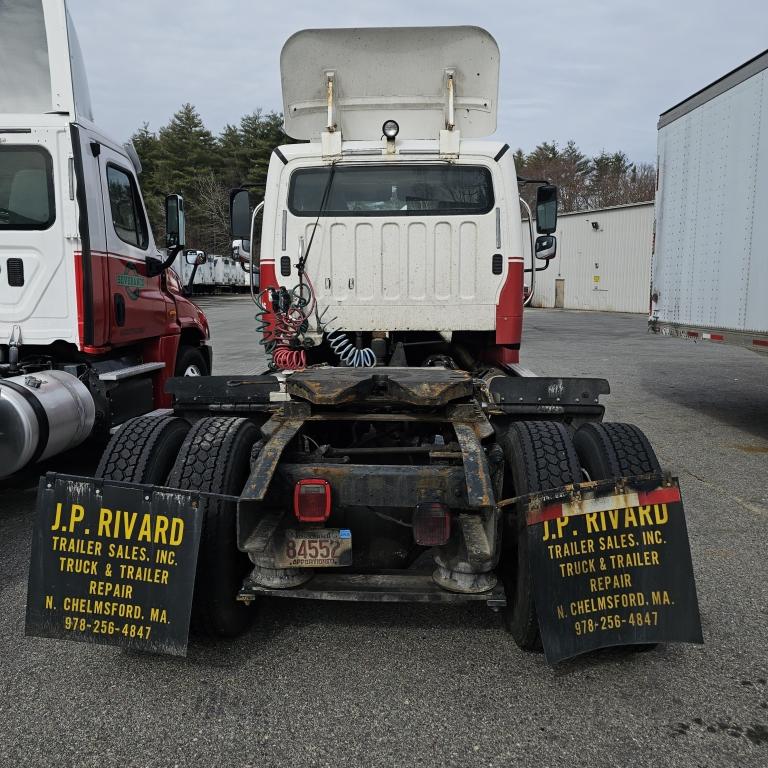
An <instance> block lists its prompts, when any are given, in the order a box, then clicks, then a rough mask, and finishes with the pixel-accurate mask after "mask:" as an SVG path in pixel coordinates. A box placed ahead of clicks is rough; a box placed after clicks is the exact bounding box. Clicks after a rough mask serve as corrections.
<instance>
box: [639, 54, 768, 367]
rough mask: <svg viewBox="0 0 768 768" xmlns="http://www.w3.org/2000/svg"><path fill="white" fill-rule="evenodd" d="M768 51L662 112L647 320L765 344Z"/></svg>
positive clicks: (675, 332) (666, 329)
mask: <svg viewBox="0 0 768 768" xmlns="http://www.w3.org/2000/svg"><path fill="white" fill-rule="evenodd" d="M767 92H768V51H765V52H764V53H762V54H760V55H759V56H756V57H755V58H753V59H751V60H750V61H748V62H746V63H745V64H743V65H742V66H740V67H738V68H737V69H735V70H733V71H732V72H729V73H728V74H727V75H725V76H723V77H721V78H720V79H719V80H717V81H715V82H714V83H712V84H711V85H708V86H707V87H706V88H703V89H702V90H700V91H698V92H697V93H695V94H693V95H692V96H690V97H689V98H687V99H685V101H682V102H680V103H679V104H677V105H675V106H674V107H671V108H670V109H668V110H667V111H666V112H664V113H663V114H662V115H661V116H660V118H659V141H658V145H659V150H658V174H657V190H656V237H655V249H654V254H653V269H652V286H651V311H650V318H649V328H650V330H651V331H653V332H654V333H659V334H665V335H669V336H677V337H680V338H683V339H687V340H689V341H697V342H698V341H704V342H708V343H715V344H734V345H738V346H740V347H742V348H746V349H751V350H753V351H755V352H762V353H768V302H767V301H766V298H765V297H766V295H768V255H766V254H768V221H766V217H765V215H764V213H765V211H766V206H768V97H766V93H767Z"/></svg>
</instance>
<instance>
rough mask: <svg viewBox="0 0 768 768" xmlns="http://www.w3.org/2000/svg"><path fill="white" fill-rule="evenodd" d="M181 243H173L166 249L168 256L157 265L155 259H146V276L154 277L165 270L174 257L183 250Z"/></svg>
mask: <svg viewBox="0 0 768 768" xmlns="http://www.w3.org/2000/svg"><path fill="white" fill-rule="evenodd" d="M183 248H184V246H183V245H174V246H173V247H171V248H169V249H168V254H169V255H168V258H167V259H166V260H165V261H163V262H161V263H160V264H159V265H157V259H147V277H156V276H157V275H159V274H162V273H163V272H165V270H166V269H168V267H170V266H171V264H173V262H174V261H175V259H176V257H177V256H178V255H179V253H180V252H181V251H182V250H183Z"/></svg>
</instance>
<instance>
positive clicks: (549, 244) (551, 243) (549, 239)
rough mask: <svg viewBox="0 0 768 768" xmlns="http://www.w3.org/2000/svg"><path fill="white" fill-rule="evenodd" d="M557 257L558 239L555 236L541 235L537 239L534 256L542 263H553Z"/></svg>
mask: <svg viewBox="0 0 768 768" xmlns="http://www.w3.org/2000/svg"><path fill="white" fill-rule="evenodd" d="M556 255H557V238H556V237H555V236H554V235H541V236H539V237H537V238H536V244H535V246H534V256H536V258H537V259H540V260H541V261H547V262H548V261H551V260H552V259H554V258H555V256H556Z"/></svg>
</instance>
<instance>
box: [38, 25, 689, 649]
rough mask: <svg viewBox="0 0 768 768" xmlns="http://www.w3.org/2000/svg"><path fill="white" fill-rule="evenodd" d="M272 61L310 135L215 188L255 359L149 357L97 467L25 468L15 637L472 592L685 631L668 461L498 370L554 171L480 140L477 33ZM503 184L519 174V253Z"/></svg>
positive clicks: (159, 632) (591, 400)
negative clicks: (147, 370) (530, 171)
mask: <svg viewBox="0 0 768 768" xmlns="http://www.w3.org/2000/svg"><path fill="white" fill-rule="evenodd" d="M281 68H282V87H283V96H284V116H285V130H286V133H287V134H288V135H289V136H291V137H293V138H295V139H300V140H305V142H304V143H297V144H292V145H289V146H281V147H278V148H276V149H275V150H274V152H273V154H272V156H271V159H270V164H269V171H268V178H267V184H266V195H265V199H264V200H263V201H262V202H259V203H258V205H256V206H255V207H254V208H252V206H251V203H250V201H249V199H248V195H249V193H248V192H247V191H246V190H244V189H243V190H233V192H232V195H231V200H230V205H231V216H232V232H231V234H232V238H233V240H239V241H241V246H242V245H243V243H242V241H247V242H248V243H256V242H259V241H260V243H261V248H260V253H258V254H257V253H252V254H250V257H249V258H250V261H251V264H250V273H251V275H253V276H255V275H257V274H258V279H259V284H258V288H256V287H255V286H254V287H253V298H254V300H255V304H256V311H255V315H256V322H255V325H256V326H257V328H258V330H259V334H260V338H259V339H258V340H257V338H256V337H255V336H247V335H243V340H242V344H243V354H249V350H250V354H253V355H254V358H255V359H258V358H257V357H256V355H257V354H258V355H259V356H261V351H259V342H260V343H261V344H262V345H263V351H264V352H265V353H266V356H267V360H268V365H266V366H265V370H264V373H263V375H255V376H235V375H232V376H211V377H205V378H196V379H193V378H191V377H188V378H175V379H172V380H171V381H170V382H169V383H168V385H167V386H168V391H169V392H170V393H171V394H172V395H173V412H172V413H167V414H160V415H158V414H150V415H148V416H141V417H138V418H136V419H133V420H131V421H128V422H127V423H126V424H125V425H124V426H123V427H122V429H120V430H119V431H118V432H117V433H116V434H115V435H114V436H113V438H112V440H111V442H110V444H109V445H108V447H107V449H106V451H105V453H104V455H103V457H102V459H101V463H100V465H99V468H98V471H97V472H96V477H94V478H67V477H64V476H60V475H53V474H49V475H48V476H46V477H45V478H43V479H42V481H41V486H40V497H39V502H38V514H39V528H38V531H37V534H36V543H35V545H34V546H33V568H32V570H31V573H30V591H29V594H30V599H29V600H30V601H29V606H28V615H27V631H28V632H29V633H30V634H42V635H46V636H57V637H70V638H72V637H76V638H77V639H86V640H101V641H104V642H124V643H125V644H129V645H137V644H140V643H141V642H143V641H144V640H147V639H148V642H149V644H150V646H151V647H152V648H153V649H154V650H161V651H169V652H177V651H179V649H180V648H182V647H183V648H185V647H186V645H185V644H186V635H187V631H188V628H189V627H190V625H191V628H192V630H193V631H195V632H198V633H204V634H208V635H213V636H219V637H232V636H236V635H238V634H240V633H242V632H244V631H245V630H246V628H247V627H248V625H249V624H250V622H251V621H252V620H253V619H254V617H255V616H256V615H257V611H256V610H255V605H256V604H258V603H259V601H260V600H261V599H262V598H264V597H272V598H284V599H290V598H293V599H301V598H305V599H306V598H309V599H317V600H358V601H362V600H364V601H379V602H390V603H391V602H409V601H415V602H422V603H440V604H449V603H457V604H461V603H467V602H477V601H480V602H481V603H484V604H486V605H488V606H489V607H490V608H491V609H493V610H497V611H502V612H503V615H504V617H505V623H506V626H507V627H508V629H509V631H510V632H511V634H512V636H513V637H514V640H515V641H516V642H517V644H518V645H519V646H520V647H521V648H524V649H537V648H540V647H541V644H542V641H544V650H545V652H546V653H547V657H548V659H549V660H550V661H551V660H559V659H561V658H565V657H567V656H569V655H573V654H574V653H578V652H582V651H584V650H586V649H589V648H592V647H600V646H605V645H619V644H624V645H642V644H647V643H648V642H649V641H655V640H658V639H662V640H672V639H677V640H681V639H690V638H691V632H692V633H693V634H692V636H693V638H694V639H696V637H698V636H699V635H700V628H699V629H695V628H697V627H698V613H697V610H698V609H697V606H696V600H695V591H694V592H693V593H691V592H690V589H691V586H690V585H692V583H693V580H692V572H691V570H690V554H689V552H688V547H687V538H685V531H684V521H683V518H682V507H681V506H680V496H679V489H678V488H677V485H676V482H675V481H674V479H672V478H670V477H669V475H668V474H667V473H665V472H663V471H662V468H661V467H660V466H659V462H658V460H657V458H656V456H655V454H654V451H653V449H652V448H651V446H650V444H649V442H648V440H647V439H646V437H645V436H644V435H643V433H642V432H641V431H640V430H639V429H638V428H637V427H635V426H632V425H629V424H606V423H602V416H603V412H604V408H603V406H602V405H601V404H600V403H599V397H600V395H602V394H606V393H607V392H608V391H609V390H608V385H607V382H606V381H604V380H602V379H582V378H561V377H557V378H542V377H536V376H533V375H531V374H530V373H529V372H528V371H527V370H526V369H524V368H522V367H521V366H520V364H519V356H520V347H521V343H522V340H523V287H524V279H525V273H526V272H527V271H528V272H530V270H531V269H542V268H544V267H545V266H546V264H547V263H548V261H549V260H550V259H551V258H553V257H554V256H555V249H556V242H555V238H554V236H553V232H554V231H555V228H556V218H557V190H556V188H555V187H553V186H552V185H550V184H548V183H546V182H545V181H537V180H530V181H528V180H521V179H518V177H517V176H516V173H515V166H514V162H513V153H512V152H511V151H510V150H509V146H508V145H507V144H505V143H504V142H502V141H499V140H494V139H488V138H485V137H488V136H490V135H491V134H493V133H494V131H495V130H496V113H497V104H498V95H497V91H498V74H499V50H498V47H497V45H496V42H495V40H494V39H493V38H492V37H491V36H490V35H489V34H488V33H487V32H486V31H484V30H482V29H479V28H476V27H442V28H440V27H437V28H399V29H384V28H382V29H326V30H305V31H302V32H299V33H297V34H295V35H294V36H293V37H291V38H290V39H289V40H288V41H287V42H286V44H285V46H284V48H283V51H282V57H281ZM521 183H536V184H537V185H538V186H537V203H536V211H535V218H536V226H537V228H538V233H539V234H538V237H537V238H536V240H535V243H534V244H533V245H534V247H533V248H532V253H534V254H535V255H536V260H535V261H533V264H532V265H531V266H530V267H526V265H525V264H524V260H523V241H522V237H523V228H522V225H521V210H520V202H519V200H520V198H519V185H520V184H521ZM254 202H255V201H254ZM528 218H529V220H530V218H531V217H530V216H529V217H528ZM259 226H260V227H261V231H260V237H258V236H257V235H258V234H259V233H258V231H257V227H259ZM171 228H172V229H173V222H172V226H171ZM534 265H538V266H534ZM254 282H255V281H254ZM673 518H674V519H673ZM673 523H674V525H676V526H678V528H677V529H676V530H677V533H676V534H675V535H674V536H673V535H672V528H671V526H672V525H673ZM584 525H586V527H584ZM680 525H682V529H680V528H679V526H680ZM185 526H186V527H185ZM183 530H184V531H186V532H187V533H185V534H182V531H183ZM681 530H682V533H681ZM62 531H64V532H65V533H64V534H62ZM75 532H80V533H81V534H82V536H83V538H82V539H77V540H76V535H75ZM662 532H663V536H662ZM183 536H187V537H188V538H189V542H188V546H189V547H190V549H189V550H188V551H187V550H183V547H184V546H187V544H185V543H184V542H183V541H182V539H183ZM94 537H95V538H94ZM118 541H121V542H123V543H121V544H119V545H118V544H116V543H115V542H118ZM184 541H187V540H186V539H185V540H184ZM51 542H53V544H51ZM102 544H103V546H104V548H107V547H108V548H109V549H110V551H111V552H113V555H112V556H113V557H114V558H117V559H116V560H115V562H112V561H110V562H109V563H106V564H103V563H102V562H101V561H100V560H99V559H98V557H99V553H101V552H102V549H101V545H102ZM97 545H98V551H97V550H96V549H95V548H96V547H97ZM678 545H679V547H680V556H679V557H677V556H675V557H666V556H665V555H664V554H662V556H661V559H660V558H659V553H658V552H657V551H655V550H654V551H651V550H652V549H653V547H654V546H656V547H665V546H666V547H672V546H678ZM51 546H52V547H53V548H52V549H51ZM174 548H175V549H174ZM36 553H38V554H39V557H38V554H36ZM45 553H47V555H46V554H45ZM62 553H68V554H67V556H63V554H62ZM542 553H544V554H543V555H542ZM44 555H45V557H47V556H48V555H50V556H51V557H50V563H51V566H50V567H51V569H52V570H51V571H46V570H45V569H46V567H47V566H45V565H44V561H45V562H48V561H47V560H45V557H44ZM82 558H90V559H88V563H90V564H86V565H85V566H83V564H82ZM190 562H191V563H192V566H191V572H186V571H184V568H185V567H186V568H189V567H190ZM169 564H170V565H169ZM83 568H88V569H92V570H91V573H92V574H94V575H91V576H88V577H86V582H84V584H86V583H87V589H86V586H83V587H82V590H84V591H82V590H81V592H80V593H78V594H80V595H81V596H80V597H77V598H74V597H73V594H74V592H73V590H76V589H79V587H77V584H78V583H79V582H77V578H78V575H77V574H78V572H79V571H78V569H81V570H82V569H83ZM669 569H672V570H674V573H673V574H672V573H670V570H669ZM675 569H676V570H675ZM118 573H119V576H118V577H116V574H118ZM182 573H187V576H180V574H182ZM45 574H50V577H48V576H46V575H45ZM660 574H661V576H660ZM665 575H666V576H669V578H670V579H672V580H674V579H677V580H678V582H676V583H678V584H679V585H683V586H681V587H680V590H678V591H675V589H676V588H672V587H670V586H669V584H671V583H672V581H670V582H669V584H666V585H665V586H664V587H663V588H661V587H660V586H659V584H658V583H657V582H658V580H659V579H660V578H662V577H664V578H666V576H665ZM107 577H110V578H113V579H114V578H118V581H117V582H114V583H113V582H111V581H109V579H108V578H107ZM121 579H122V580H121ZM649 580H650V581H649ZM654 580H656V581H655V582H654V583H656V586H654V587H653V589H652V590H650V589H649V588H648V585H649V584H650V583H651V582H653V581H654ZM580 585H581V586H584V588H585V589H586V590H587V592H586V593H585V594H583V595H581V596H579V595H577V594H576V593H577V592H578V589H580V588H581V586H580ZM585 585H586V586H585ZM643 585H645V586H643ZM185 588H186V589H187V590H188V597H187V598H185V597H184V594H183V593H184V589H185ZM52 589H59V591H60V592H59V593H56V594H53V592H51V590H52ZM126 589H130V590H131V594H130V595H129V596H128V597H126V594H125V590H126ZM46 590H48V591H46ZM68 590H69V591H68ZM681 590H682V591H681ZM566 593H567V595H570V597H568V596H566V597H563V595H565V594H566ZM683 593H685V594H683ZM670 595H671V597H670ZM137 596H139V597H137ZM185 599H186V600H188V604H187V606H186V613H185V608H184V606H185ZM131 600H133V603H136V601H137V600H139V602H140V603H141V604H138V603H137V604H132V603H131ZM142 600H143V601H144V602H141V601H142ZM672 604H674V606H675V607H674V609H673V608H672V607H670V606H671V605H672ZM161 605H163V606H164V607H162V608H161V607H160V606H161ZM62 606H63V610H64V613H62V611H61V607H62ZM67 612H68V613H67ZM174 612H175V613H174ZM681 613H684V614H685V616H684V617H683V618H682V619H681V618H680V614H681ZM172 614H173V615H175V616H176V617H177V618H178V621H179V625H178V629H179V632H178V634H177V635H176V636H174V637H171V635H173V632H172V631H171V630H170V629H169V628H170V627H171V625H172V624H173V621H175V620H176V619H175V618H172ZM105 617H106V618H105ZM670 617H672V618H671V619H670ZM62 622H63V624H62ZM686 622H687V623H686ZM673 624H674V625H675V626H673ZM683 625H685V626H687V627H691V626H693V627H694V630H691V631H689V632H687V634H686V632H682V631H678V629H677V628H679V626H683ZM94 627H95V628H94ZM676 627H677V628H676ZM697 632H698V633H699V634H698V635H697V634H696V633H697ZM153 638H156V639H157V641H156V644H155V645H152V643H153ZM161 639H162V640H161Z"/></svg>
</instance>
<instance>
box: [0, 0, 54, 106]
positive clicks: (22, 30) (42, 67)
mask: <svg viewBox="0 0 768 768" xmlns="http://www.w3.org/2000/svg"><path fill="white" fill-rule="evenodd" d="M52 108H53V99H52V96H51V71H50V65H49V62H48V40H47V37H46V33H45V16H44V14H43V4H42V0H13V2H6V0H0V113H3V114H8V113H11V114H19V113H30V112H35V113H44V112H50V111H51V109H52Z"/></svg>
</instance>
